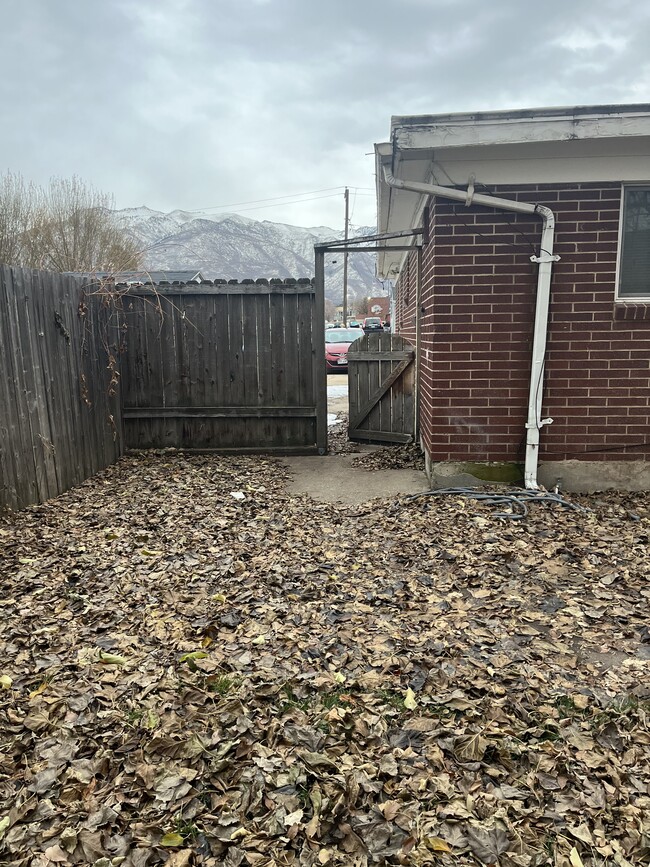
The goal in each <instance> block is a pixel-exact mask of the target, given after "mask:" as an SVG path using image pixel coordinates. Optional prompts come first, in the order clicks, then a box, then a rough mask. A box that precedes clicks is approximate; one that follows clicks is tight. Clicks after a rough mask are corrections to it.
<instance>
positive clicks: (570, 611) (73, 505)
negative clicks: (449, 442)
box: [0, 453, 650, 867]
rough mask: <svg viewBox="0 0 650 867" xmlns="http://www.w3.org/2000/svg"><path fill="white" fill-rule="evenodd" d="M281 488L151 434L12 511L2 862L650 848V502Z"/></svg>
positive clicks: (568, 857) (1, 757)
mask: <svg viewBox="0 0 650 867" xmlns="http://www.w3.org/2000/svg"><path fill="white" fill-rule="evenodd" d="M289 483H290V473H289V470H288V468H287V467H285V466H283V465H282V463H280V462H278V461H274V460H271V459H265V458H259V457H258V458H218V457H187V456H182V455H178V454H173V453H160V454H147V455H135V456H130V457H127V458H125V459H123V460H122V461H121V462H120V463H119V464H118V465H117V466H115V467H112V468H110V469H108V470H106V471H105V472H102V473H100V474H99V475H98V476H96V477H95V478H93V479H91V480H88V481H87V482H86V483H84V484H83V485H82V486H81V487H79V488H77V489H75V490H72V491H69V492H68V493H66V494H64V495H63V496H61V497H59V498H57V499H56V500H52V501H50V502H48V503H46V504H44V505H42V506H38V507H34V508H30V509H26V510H25V511H23V512H20V513H18V514H13V515H5V516H4V517H0V582H1V587H0V614H1V617H2V630H1V631H0V660H1V663H0V744H1V747H0V863H1V864H3V865H4V864H7V865H21V867H23V865H24V867H27V865H30V867H31V865H37V867H49V865H68V864H75V865H88V864H92V865H95V867H118V865H123V867H144V865H158V864H163V863H165V864H168V865H170V867H183V865H214V867H217V865H226V867H239V865H254V867H280V865H308V867H311V865H328V864H332V865H335V864H336V865H358V867H362V865H368V864H404V865H415V867H418V865H426V864H436V865H437V864H440V865H456V867H463V865H477V864H484V865H488V864H494V865H500V867H541V865H547V864H548V865H555V867H580V865H584V867H608V865H617V867H632V865H634V867H636V865H640V864H644V863H648V859H649V857H650V837H649V836H648V834H649V828H648V817H649V816H650V788H649V787H650V761H649V759H650V731H649V725H648V717H649V714H650V677H649V676H648V675H649V669H650V632H649V629H648V610H649V603H650V587H649V585H648V578H647V576H648V571H649V569H648V567H649V565H650V558H649V555H648V542H649V533H650V507H649V501H648V497H647V496H645V495H634V496H624V495H617V494H607V495H606V496H602V497H592V498H579V499H578V500H576V504H578V505H581V506H582V507H585V508H586V509H588V510H589V511H576V510H574V509H570V508H565V507H562V506H558V505H550V504H537V505H535V504H533V505H532V506H531V507H530V512H529V514H528V516H527V517H525V518H523V519H518V518H516V517H514V513H510V517H498V514H497V513H498V511H500V510H501V511H502V508H501V507H500V508H499V509H496V508H495V507H494V506H490V505H487V504H484V503H478V502H472V501H470V500H466V499H461V498H445V499H440V500H433V499H431V498H427V497H424V496H416V497H415V498H409V497H407V496H389V497H381V498H378V499H374V500H371V501H366V502H364V503H361V504H347V503H342V502H321V501H318V500H315V499H314V498H311V497H309V496H307V495H305V494H300V495H297V494H292V493H291V490H290V488H289V487H288V485H289Z"/></svg>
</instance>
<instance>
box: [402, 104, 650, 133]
mask: <svg viewBox="0 0 650 867" xmlns="http://www.w3.org/2000/svg"><path fill="white" fill-rule="evenodd" d="M647 114H650V103H648V102H640V103H626V104H624V105H614V104H610V105H575V106H548V107H545V108H521V109H515V110H512V109H507V110H499V111H472V112H449V113H445V114H410V115H409V114H405V115H393V117H392V118H391V129H394V128H395V127H398V126H429V125H436V124H440V123H447V122H451V123H472V124H474V123H481V122H485V121H491V122H495V121H496V122H499V121H506V122H507V121H520V120H528V121H531V122H533V123H534V122H540V121H547V120H549V119H550V118H554V119H557V120H569V119H571V118H578V117H604V116H616V117H636V116H638V115H647Z"/></svg>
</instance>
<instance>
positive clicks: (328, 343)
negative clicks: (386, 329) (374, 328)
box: [325, 328, 365, 373]
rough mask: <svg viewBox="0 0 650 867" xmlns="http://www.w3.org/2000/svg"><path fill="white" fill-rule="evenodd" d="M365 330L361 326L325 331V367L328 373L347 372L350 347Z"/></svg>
mask: <svg viewBox="0 0 650 867" xmlns="http://www.w3.org/2000/svg"><path fill="white" fill-rule="evenodd" d="M364 333H365V332H364V331H363V329H361V328H328V329H327V331H326V332H325V367H326V368H327V372H328V373H335V372H336V373H345V372H346V371H347V369H348V349H349V348H350V344H351V343H354V341H355V340H358V339H359V338H360V337H363V335H364Z"/></svg>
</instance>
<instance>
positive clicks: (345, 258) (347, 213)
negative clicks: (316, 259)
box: [343, 187, 350, 328]
mask: <svg viewBox="0 0 650 867" xmlns="http://www.w3.org/2000/svg"><path fill="white" fill-rule="evenodd" d="M343 197H344V198H345V240H346V241H347V240H348V224H349V222H350V190H349V189H348V188H347V187H346V188H345V192H344V193H343ZM347 325H348V250H347V245H346V248H345V252H344V253H343V327H344V328H347Z"/></svg>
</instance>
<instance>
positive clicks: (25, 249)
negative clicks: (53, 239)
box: [0, 172, 43, 266]
mask: <svg viewBox="0 0 650 867" xmlns="http://www.w3.org/2000/svg"><path fill="white" fill-rule="evenodd" d="M42 199H43V196H42V191H41V190H40V189H39V188H38V187H37V186H36V185H35V184H32V183H29V184H26V183H25V181H24V179H23V178H22V176H21V175H18V174H14V173H13V172H7V174H6V175H3V176H2V177H0V263H2V264H7V265H23V264H25V265H27V266H31V262H32V259H33V257H34V256H35V253H36V251H35V249H34V246H35V242H36V239H35V234H34V231H33V229H34V226H35V225H36V224H38V223H39V222H40V221H41V220H42V218H43V201H42Z"/></svg>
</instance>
